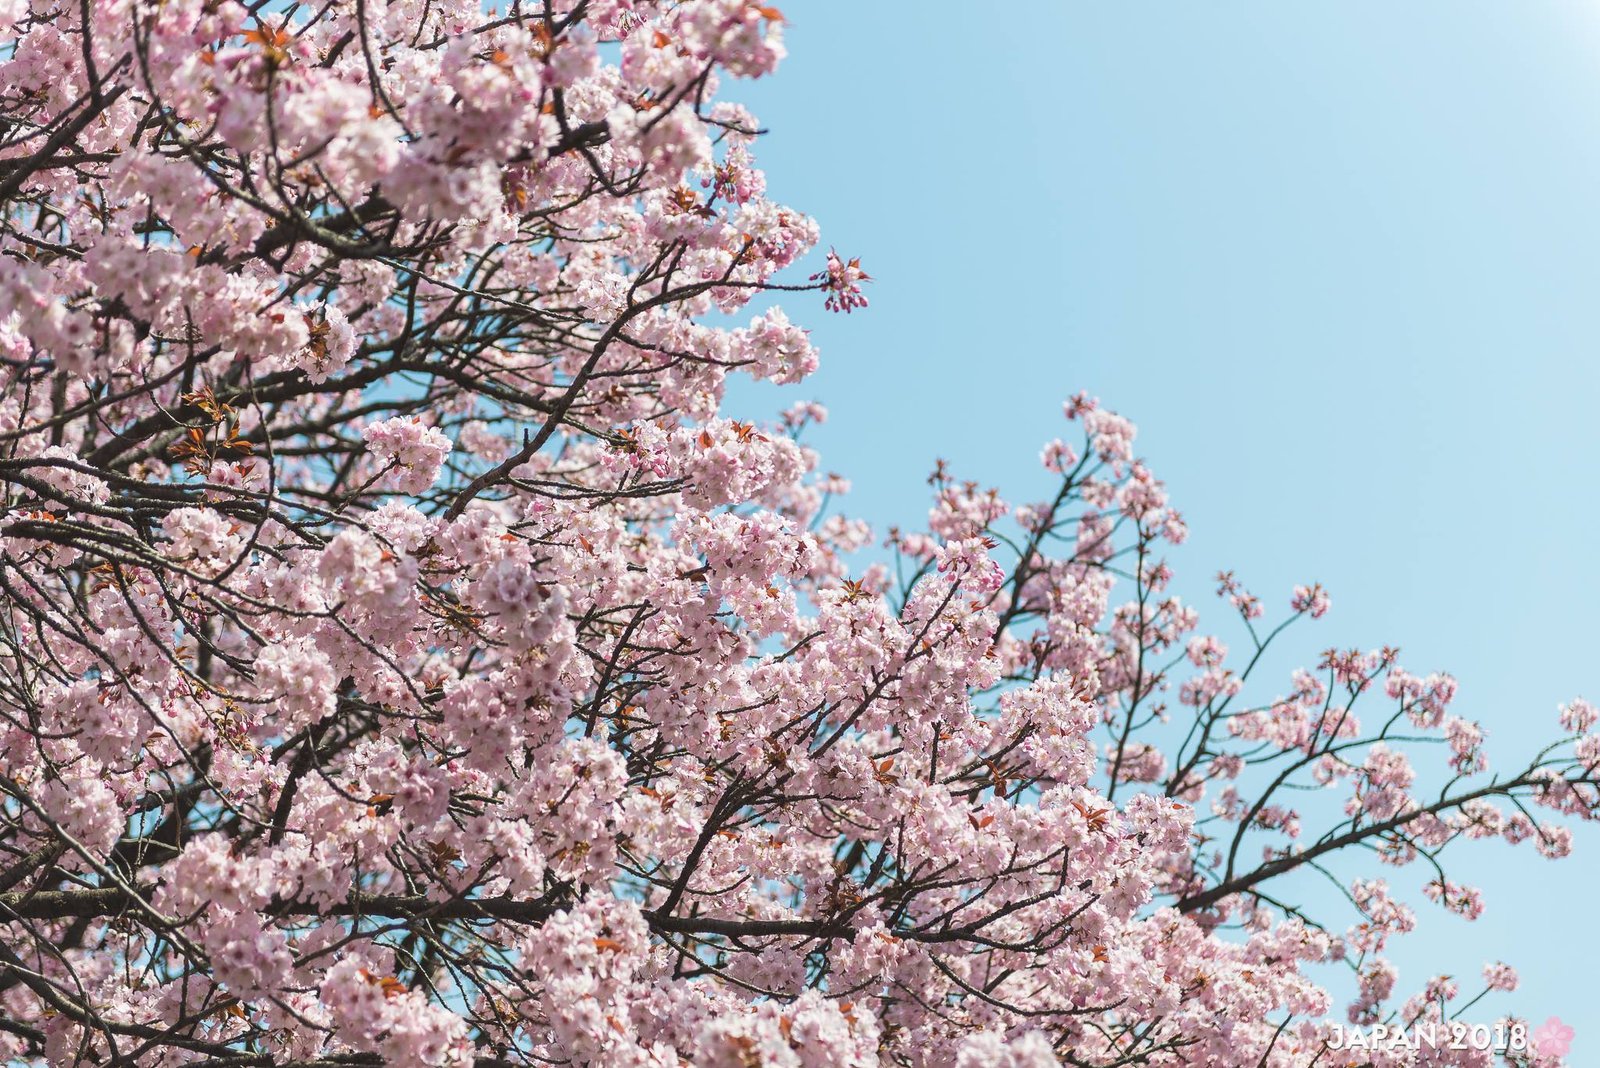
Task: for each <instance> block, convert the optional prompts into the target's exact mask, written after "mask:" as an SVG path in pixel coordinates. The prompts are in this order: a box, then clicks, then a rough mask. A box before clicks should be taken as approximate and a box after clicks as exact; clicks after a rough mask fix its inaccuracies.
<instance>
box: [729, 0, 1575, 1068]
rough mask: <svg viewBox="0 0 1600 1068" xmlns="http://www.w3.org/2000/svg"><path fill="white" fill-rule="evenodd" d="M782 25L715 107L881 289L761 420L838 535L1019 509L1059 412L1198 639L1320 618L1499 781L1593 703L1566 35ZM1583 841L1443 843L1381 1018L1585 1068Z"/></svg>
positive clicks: (856, 15) (1453, 22) (1336, 24)
mask: <svg viewBox="0 0 1600 1068" xmlns="http://www.w3.org/2000/svg"><path fill="white" fill-rule="evenodd" d="M783 7H784V9H785V13H786V14H787V15H788V17H789V20H790V26H789V28H788V41H789V44H790V47H791V51H792V55H791V57H790V59H789V61H788V62H787V64H786V65H785V66H784V67H783V69H782V70H781V71H780V72H779V74H778V75H777V77H776V78H775V79H771V80H768V81H764V82H760V83H756V84H754V85H752V84H745V83H741V84H736V85H730V86H728V87H727V89H726V90H725V92H726V95H728V96H729V97H731V98H734V99H739V100H742V101H746V102H748V103H750V105H751V106H752V107H753V108H754V109H755V111H756V113H757V115H758V116H759V117H760V118H761V119H762V120H763V122H764V124H765V125H767V126H769V127H770V128H771V129H772V134H771V136H770V137H769V138H768V139H767V140H766V141H765V142H764V144H763V147H762V152H761V158H762V162H763V164H764V165H765V166H766V167H767V169H768V170H769V173H770V175H771V176H772V191H773V193H774V195H775V196H776V197H777V198H779V199H780V200H783V201H786V202H788V203H791V204H793V205H795V206H796V207H799V208H802V209H804V210H806V211H808V212H810V213H812V214H814V215H815V216H816V217H817V218H818V219H819V221H820V222H821V224H822V227H823V233H824V238H825V241H827V242H831V243H833V244H836V245H837V246H838V247H839V249H840V251H841V252H843V253H845V254H846V255H858V254H859V255H861V256H863V257H864V265H865V266H866V267H867V269H868V270H869V271H871V272H872V273H873V275H874V276H875V277H876V278H877V281H876V282H875V283H874V284H873V285H872V286H871V287H870V296H871V300H872V307H871V308H870V309H869V310H868V311H867V312H865V313H858V314H856V315H852V316H850V317H848V318H847V317H844V316H837V317H832V316H825V315H824V314H823V313H822V312H821V310H820V308H809V307H802V306H801V301H797V300H792V301H790V302H789V304H790V306H791V309H792V311H793V313H794V314H795V315H796V317H799V318H803V319H804V320H805V321H806V322H808V323H809V324H812V325H814V326H815V330H814V338H815V339H816V340H817V341H818V343H819V345H820V346H821V347H822V350H823V368H822V370H821V371H820V372H819V373H818V375H817V376H816V377H815V378H813V379H812V380H810V381H809V382H808V383H806V384H805V385H803V386H800V387H798V390H795V389H791V390H789V391H786V392H785V393H784V394H783V395H782V400H783V402H785V403H787V402H788V401H790V400H793V399H800V397H801V396H807V397H810V396H814V397H816V398H818V399H820V400H822V401H824V402H825V403H826V404H827V405H828V406H829V408H830V409H831V412H832V421H831V422H830V423H829V424H828V425H827V426H825V427H823V428H821V433H820V434H817V435H816V436H815V437H814V438H812V439H811V440H812V441H813V443H815V444H818V445H819V446H820V447H821V449H822V450H823V454H824V460H825V463H826V465H827V466H830V467H833V468H837V469H839V470H841V471H843V472H844V473H846V474H847V475H849V476H850V477H851V478H852V479H853V480H854V483H855V492H854V494H853V497H852V499H851V500H850V501H848V502H847V505H846V507H847V510H848V511H850V512H851V513H852V514H856V515H861V516H864V517H865V518H868V519H871V520H873V521H874V522H875V523H878V524H879V525H880V527H881V526H882V525H886V524H887V523H889V522H893V521H897V520H898V521H909V522H912V523H916V522H919V521H920V517H921V516H923V515H924V514H925V510H926V506H927V497H926V487H925V486H924V483H923V479H924V477H925V476H926V474H927V472H928V470H929V469H930V467H931V464H932V461H933V458H934V457H935V456H944V457H946V458H948V459H950V460H951V461H952V463H953V465H954V468H955V470H956V472H957V473H958V474H959V475H962V476H963V477H974V478H979V479H981V480H983V481H985V482H988V483H992V484H998V485H1000V486H1001V487H1002V488H1004V489H1006V490H1007V491H1008V492H1010V493H1012V494H1014V495H1016V496H1017V497H1020V498H1024V499H1026V498H1028V497H1030V496H1033V495H1037V494H1040V493H1042V492H1043V490H1044V487H1045V485H1046V483H1045V481H1044V476H1043V475H1042V473H1041V472H1039V470H1038V466H1037V461H1036V457H1037V454H1038V448H1039V446H1040V445H1041V444H1042V443H1043V442H1044V441H1045V440H1047V439H1048V438H1050V437H1053V436H1055V435H1057V434H1062V433H1064V431H1065V429H1066V428H1065V426H1064V425H1063V422H1062V419H1061V415H1060V401H1061V399H1062V398H1064V397H1065V396H1067V395H1069V394H1071V393H1073V392H1075V391H1077V390H1079V389H1087V390H1089V391H1090V392H1092V393H1095V394H1098V395H1100V396H1101V397H1102V398H1103V399H1104V400H1105V401H1106V403H1107V404H1109V405H1110V406H1112V407H1114V408H1117V409H1118V410H1120V411H1122V412H1124V413H1125V414H1127V415H1129V416H1130V417H1132V418H1134V419H1135V420H1136V421H1137V422H1138V423H1139V424H1140V427H1141V437H1140V452H1141V453H1142V454H1143V455H1144V456H1146V457H1147V458H1148V459H1149V460H1150V462H1151V464H1152V466H1153V467H1154V469H1155V470H1156V472H1157V473H1158V474H1159V475H1160V476H1162V477H1163V478H1164V479H1165V480H1166V482H1167V483H1168V485H1169V486H1170V488H1171V490H1172V493H1173V495H1174V498H1175V500H1176V501H1177V503H1178V504H1179V506H1180V507H1181V508H1182V510H1183V511H1184V512H1185V515H1186V517H1187V518H1188V519H1189V522H1190V525H1191V528H1192V531H1193V537H1192V539H1191V541H1190V542H1189V544H1187V545H1186V546H1184V547H1183V548H1182V549H1181V550H1179V551H1178V552H1176V553H1175V554H1173V562H1174V564H1175V565H1176V566H1177V567H1178V569H1179V573H1180V576H1181V578H1180V588H1181V589H1182V591H1183V592H1185V593H1186V594H1187V595H1188V596H1189V597H1190V598H1191V599H1193V600H1197V601H1199V602H1200V603H1201V605H1202V607H1203V608H1204V609H1206V610H1209V611H1210V612H1211V617H1210V618H1212V619H1213V620H1219V619H1220V618H1221V616H1220V613H1219V612H1218V610H1217V608H1216V607H1215V605H1216V602H1215V601H1214V600H1212V599H1211V597H1210V583H1209V577H1210V576H1211V575H1212V574H1213V573H1214V572H1215V571H1216V570H1218V569H1219V568H1222V567H1232V568H1236V569H1237V570H1239V572H1240V573H1241V575H1242V576H1243V577H1244V578H1245V579H1246V580H1247V581H1248V582H1249V584H1250V585H1251V586H1252V587H1253V588H1255V589H1256V590H1257V591H1258V592H1260V593H1261V594H1263V595H1264V596H1265V597H1267V599H1268V600H1269V602H1270V603H1272V604H1274V605H1275V606H1281V605H1282V603H1283V602H1284V599H1285V598H1286V597H1287V591H1288V589H1289V587H1290V586H1291V585H1292V584H1294V583H1296V582H1301V581H1307V580H1313V579H1314V580H1320V581H1322V582H1324V583H1325V584H1327V585H1328V586H1329V587H1330V589H1331V590H1332V592H1333V597H1334V611H1333V613H1331V614H1330V616H1329V617H1328V618H1327V619H1325V620H1323V621H1322V622H1321V623H1320V624H1317V625H1316V629H1314V630H1313V629H1305V630H1301V631H1300V632H1299V633H1298V634H1297V635H1295V638H1294V641H1295V644H1296V649H1297V651H1298V652H1299V653H1300V654H1301V655H1300V656H1299V657H1297V658H1296V659H1297V660H1312V659H1314V657H1315V655H1316V652H1317V651H1318V650H1320V649H1322V648H1324V647H1326V646H1329V645H1333V644H1339V645H1347V644H1360V645H1363V646H1366V647H1374V646H1376V645H1379V644H1383V643H1393V644H1397V645H1399V646H1400V647H1401V648H1402V650H1403V656H1402V662H1403V663H1404V664H1405V665H1406V666H1408V667H1409V668H1411V669H1412V670H1414V671H1419V672H1426V671H1429V670H1438V669H1444V670H1450V671H1452V672H1453V673H1454V674H1456V675H1457V677H1458V678H1459V679H1460V680H1461V683H1462V693H1461V697H1460V698H1459V700H1458V703H1457V706H1456V708H1457V711H1459V712H1461V713H1462V714H1464V715H1466V716H1468V717H1469V718H1473V719H1477V720H1480V721H1481V722H1482V723H1483V724H1484V726H1485V727H1486V728H1487V730H1488V732H1489V734H1490V745H1491V754H1498V755H1499V757H1500V759H1499V761H1498V764H1499V765H1500V766H1503V767H1509V766H1510V765H1511V763H1512V762H1513V761H1514V760H1515V759H1517V758H1521V757H1526V756H1527V755H1528V754H1529V753H1531V751H1532V749H1533V747H1534V746H1535V744H1536V743H1537V742H1538V741H1540V740H1541V739H1543V738H1546V737H1548V736H1552V735H1553V734H1554V732H1555V729H1556V727H1555V709H1556V705H1557V703H1558V702H1561V701H1563V700H1566V699H1568V698H1570V697H1572V696H1574V695H1577V694H1580V693H1585V692H1587V693H1588V694H1589V695H1590V696H1591V697H1597V698H1600V685H1597V684H1600V668H1597V665H1596V662H1595V640H1596V637H1597V634H1596V627H1595V622H1594V619H1595V606H1596V603H1597V601H1600V562H1597V559H1596V556H1595V553H1594V548H1593V546H1594V541H1595V538H1594V529H1595V525H1596V522H1597V520H1600V505H1597V501H1596V496H1595V491H1594V486H1595V480H1594V475H1593V473H1594V469H1595V462H1596V459H1597V456H1600V423H1597V420H1596V418H1595V401H1596V397H1597V394H1600V371H1597V369H1596V367H1597V365H1596V361H1595V356H1596V349H1597V346H1600V6H1597V5H1594V4H1579V3H1554V2H1518V3H1512V2H1509V0H1499V2H1496V3H1483V2H1462V0H1452V2H1448V3H1446V2H1421V0H1410V2H1408V3H1404V4H1396V3H1392V2H1383V3H1379V2H1342V3H1338V4H1333V3H1289V4H1286V3H1282V2H1281V0H1278V2H1265V0H1263V2H1248V3H1247V2H1237V0H1214V2H1208V3H1204V4H1189V3H1183V4H1178V3H1173V4H1140V3H1121V4H1114V3H1089V2H1081V0H1071V2H1066V0H1062V2H1054V3H1045V2H1036V3H1012V4H1007V5H1004V6H1003V7H1002V6H989V5H979V4H957V3H950V2H937V3H920V4H915V5H913V4H903V3H893V4H891V3H877V4H875V3H854V2H843V0H811V2H806V0H790V2H789V3H786V4H784V5H783ZM739 400H740V404H735V405H734V406H732V408H731V410H734V411H739V410H741V408H742V407H743V406H744V405H745V404H747V403H748V402H749V401H751V400H755V401H758V402H761V403H763V404H765V405H766V407H768V408H769V409H770V408H771V407H772V404H771V403H770V402H772V401H773V400H775V398H774V397H772V396H770V395H767V394H765V393H758V394H757V395H756V396H755V397H751V396H749V395H748V392H746V396H745V397H742V398H739ZM743 410H748V408H747V407H744V408H743ZM1222 629H1224V632H1225V633H1229V634H1230V635H1231V632H1228V631H1226V628H1222ZM1235 644H1236V645H1237V644H1238V643H1237V642H1236V643H1235ZM1282 680H1283V676H1282V675H1279V676H1276V677H1272V678H1269V679H1267V680H1265V687H1264V688H1265V689H1267V690H1270V691H1272V692H1274V693H1276V692H1281V688H1282V687H1281V681H1282ZM1256 692H1257V693H1258V694H1261V691H1259V690H1258V691H1256ZM1262 696H1269V695H1262ZM1579 830H1580V836H1579V841H1578V852H1577V854H1576V855H1575V856H1574V857H1572V858H1571V859H1569V860H1566V861H1563V862H1559V863H1557V862H1549V861H1545V860H1542V859H1541V858H1539V857H1538V856H1537V855H1536V854H1534V853H1533V852H1532V851H1531V850H1528V849H1523V850H1518V851H1516V852H1515V853H1513V851H1512V850H1511V849H1510V848H1509V847H1504V846H1501V845H1499V844H1497V843H1491V844H1487V845H1482V844H1476V843H1464V844H1463V845H1462V846H1461V847H1460V848H1459V850H1457V851H1455V852H1456V853H1457V855H1456V860H1455V863H1454V865H1453V866H1452V868H1451V871H1452V874H1454V875H1456V877H1457V878H1462V879H1464V881H1471V882H1475V883H1477V884H1479V885H1481V886H1483V887H1484V888H1485V890H1486V892H1487V893H1488V896H1489V909H1488V912H1487V913H1486V915H1485V916H1484V917H1483V918H1482V919H1481V920H1479V921H1478V922H1477V923H1475V924H1467V923H1466V922H1465V921H1461V920H1458V919H1456V918H1455V917H1452V916H1448V915H1446V914H1445V913H1443V911H1442V910H1440V909H1438V908H1436V907H1434V906H1431V905H1428V904H1427V903H1426V902H1420V901H1419V902H1418V911H1419V919H1420V928H1419V931H1418V933H1417V934H1415V935H1413V936H1411V937H1410V938H1409V939H1407V940H1406V943H1405V945H1404V946H1403V948H1401V949H1400V951H1399V952H1397V953H1395V954H1394V958H1395V959H1396V961H1397V962H1398V963H1399V965H1400V967H1401V980H1400V989H1401V990H1402V991H1405V992H1407V993H1409V992H1411V991H1414V990H1415V989H1417V988H1419V987H1420V986H1421V984H1422V983H1423V982H1424V981H1425V980H1426V978H1427V977H1428V975H1430V974H1432V973H1434V972H1435V971H1443V972H1447V973H1450V974H1454V975H1457V976H1459V977H1461V985H1462V988H1463V991H1464V992H1466V993H1467V994H1468V995H1470V994H1471V993H1475V992H1476V991H1477V989H1479V987H1480V985H1481V980H1480V977H1479V968H1480V967H1481V965H1482V963H1483V962H1484V961H1485V960H1490V959H1506V960H1509V961H1511V962H1512V963H1514V964H1516V965H1517V966H1518V967H1519V968H1520V970H1521V973H1522V977H1523V983H1522V987H1521V989H1520V990H1519V991H1518V992H1517V993H1516V994H1514V995H1511V996H1509V997H1507V996H1503V995H1502V996H1500V997H1499V1000H1496V1001H1494V1002H1492V1003H1491V1004H1492V1006H1493V1010H1494V1011H1495V1012H1496V1013H1498V1012H1503V1011H1515V1012H1517V1013H1519V1014H1521V1015H1526V1016H1528V1017H1531V1018H1532V1019H1533V1020H1534V1021H1535V1022H1539V1021H1542V1020H1543V1019H1545V1017H1547V1016H1548V1015H1551V1014H1560V1015H1561V1016H1563V1017H1564V1018H1565V1019H1566V1020H1567V1022H1569V1023H1571V1024H1573V1025H1575V1026H1576V1028H1577V1030H1578V1041H1577V1044H1576V1046H1575V1048H1574V1052H1573V1057H1572V1061H1571V1063H1574V1064H1577V1065H1583V1064H1589V1063H1593V1058H1594V1057H1595V1056H1596V1051H1597V1050H1600V1013H1597V1012H1594V1011H1592V1009H1591V1003H1592V1001H1593V995H1592V993H1591V990H1590V983H1589V982H1588V977H1589V975H1590V974H1591V972H1590V965H1591V963H1592V961H1593V960H1595V959H1596V956H1597V950H1600V924H1597V923H1596V922H1595V920H1594V919H1593V917H1594V914H1595V913H1594V906H1593V894H1594V890H1595V881H1594V880H1595V876H1596V874H1597V873H1600V867H1597V865H1596V860H1595V858H1596V857H1600V828H1587V827H1586V828H1580V829H1579ZM1584 831H1588V832H1592V833H1581V832H1584ZM1391 874H1392V873H1391ZM1425 878H1426V876H1425V875H1424V874H1423V873H1422V872H1421V871H1420V869H1414V870H1408V871H1407V872H1406V873H1404V875H1403V877H1401V878H1400V879H1398V880H1397V885H1399V886H1401V887H1409V888H1411V889H1412V890H1414V888H1415V887H1416V886H1418V885H1420V883H1421V882H1422V881H1423V880H1424V879H1425ZM1308 892H1312V891H1308ZM1340 922H1341V924H1342V923H1343V922H1345V921H1344V920H1343V919H1341V921H1340ZM1484 1008H1489V1006H1487V1005H1486V1006H1484ZM1340 1011H1341V1012H1342V1008H1341V1009H1340ZM1480 1018H1481V1017H1480Z"/></svg>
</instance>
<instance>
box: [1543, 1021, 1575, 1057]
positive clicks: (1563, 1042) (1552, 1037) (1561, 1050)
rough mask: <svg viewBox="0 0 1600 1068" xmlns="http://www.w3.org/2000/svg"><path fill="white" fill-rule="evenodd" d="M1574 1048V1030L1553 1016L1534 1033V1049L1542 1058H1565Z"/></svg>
mask: <svg viewBox="0 0 1600 1068" xmlns="http://www.w3.org/2000/svg"><path fill="white" fill-rule="evenodd" d="M1571 1048H1572V1028H1570V1027H1568V1026H1567V1025H1566V1024H1564V1023H1562V1022H1561V1017H1559V1016H1552V1017H1550V1019H1548V1020H1546V1021H1545V1022H1544V1023H1542V1024H1540V1025H1539V1027H1538V1029H1537V1030H1535V1031H1534V1032H1533V1049H1534V1052H1536V1053H1538V1054H1539V1055H1540V1056H1541V1057H1565V1056H1566V1055H1567V1051H1568V1050H1570V1049H1571Z"/></svg>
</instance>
